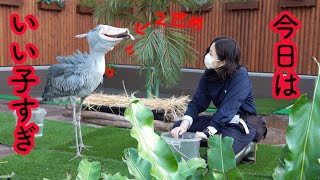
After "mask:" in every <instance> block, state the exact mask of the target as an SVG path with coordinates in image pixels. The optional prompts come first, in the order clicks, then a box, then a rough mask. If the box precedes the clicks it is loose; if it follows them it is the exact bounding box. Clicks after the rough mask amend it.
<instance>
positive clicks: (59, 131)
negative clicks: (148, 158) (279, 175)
mask: <svg viewBox="0 0 320 180" xmlns="http://www.w3.org/2000/svg"><path fill="white" fill-rule="evenodd" d="M14 128H15V122H14V118H13V116H12V115H10V114H7V113H0V143H2V144H8V145H12V143H13V130H14ZM82 131H83V137H84V142H85V144H86V145H88V146H92V147H91V148H90V150H89V151H87V150H84V151H83V153H82V154H83V155H85V157H86V158H88V159H90V160H98V161H100V162H101V164H102V169H103V172H106V173H111V174H115V173H116V172H120V173H121V174H122V175H127V176H130V174H129V172H128V170H127V167H126V164H125V163H124V162H123V161H122V157H123V151H124V149H125V148H129V147H135V148H136V146H137V143H136V140H135V139H133V138H131V136H130V133H129V132H130V131H129V130H127V129H120V128H114V127H104V128H94V127H89V126H83V128H82ZM74 144H75V142H74V132H73V126H72V124H69V123H63V122H57V121H50V120H46V121H45V123H44V134H43V136H42V137H40V138H36V139H35V148H34V149H33V150H32V152H31V153H30V154H28V155H26V156H23V155H19V154H14V155H11V156H8V157H5V158H0V162H5V161H8V162H7V163H0V175H6V174H10V173H11V172H14V173H15V174H16V175H15V176H14V178H13V179H24V180H25V179H26V180H29V179H30V180H36V179H42V178H48V179H62V178H64V177H66V176H65V174H66V173H70V174H71V175H72V177H73V179H74V178H75V176H76V174H77V167H78V165H79V162H80V158H78V159H75V160H73V161H71V162H70V161H69V160H70V159H71V158H73V157H74V155H75V149H73V148H70V147H71V146H74ZM280 151H281V148H280V147H275V146H271V145H259V146H258V151H257V162H256V163H255V164H252V165H245V164H240V165H239V169H240V171H241V172H242V174H243V175H244V177H245V179H271V174H272V172H273V169H274V168H275V167H276V166H277V164H278V160H277V159H278V157H279V156H280Z"/></svg>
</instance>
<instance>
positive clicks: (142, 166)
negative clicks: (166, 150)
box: [123, 148, 152, 180]
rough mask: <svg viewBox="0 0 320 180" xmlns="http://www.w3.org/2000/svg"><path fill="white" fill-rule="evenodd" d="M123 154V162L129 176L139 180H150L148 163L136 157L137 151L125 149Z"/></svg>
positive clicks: (149, 165)
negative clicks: (125, 164)
mask: <svg viewBox="0 0 320 180" xmlns="http://www.w3.org/2000/svg"><path fill="white" fill-rule="evenodd" d="M124 154H125V159H123V161H124V162H125V163H127V166H128V169H129V173H130V174H131V175H133V176H134V177H135V178H136V179H139V180H140V179H143V180H150V179H151V178H152V177H151V175H150V168H151V164H150V162H149V161H146V160H144V159H142V158H141V157H140V156H139V155H138V151H137V150H136V149H134V148H129V149H126V150H125V153H124Z"/></svg>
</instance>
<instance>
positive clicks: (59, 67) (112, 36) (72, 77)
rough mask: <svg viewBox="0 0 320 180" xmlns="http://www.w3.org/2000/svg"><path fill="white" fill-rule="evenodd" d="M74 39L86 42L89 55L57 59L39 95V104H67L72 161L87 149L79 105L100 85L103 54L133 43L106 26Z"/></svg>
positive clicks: (120, 30) (125, 34) (127, 35)
mask: <svg viewBox="0 0 320 180" xmlns="http://www.w3.org/2000/svg"><path fill="white" fill-rule="evenodd" d="M76 37H77V38H85V37H86V38H87V40H88V44H89V49H90V53H89V54H87V53H86V52H85V53H81V52H80V51H76V53H74V54H73V55H71V56H65V57H61V56H58V57H57V60H58V61H59V62H60V64H54V65H52V66H50V68H49V69H48V71H47V84H46V87H45V90H44V92H43V95H42V102H46V101H49V100H53V99H56V98H60V99H61V98H62V99H66V98H67V100H70V102H71V104H72V107H73V125H74V133H75V138H76V156H75V157H74V158H76V157H79V156H82V155H81V150H82V148H87V147H86V146H85V145H84V144H83V140H82V134H81V126H80V119H81V109H82V103H83V101H84V100H85V98H86V97H88V96H89V95H90V94H91V93H92V92H93V91H95V90H96V89H97V88H98V87H99V86H100V85H101V84H102V83H103V75H104V73H105V68H106V67H105V54H106V53H107V52H109V51H111V50H112V49H113V48H114V47H115V46H116V45H117V44H119V43H120V42H121V41H123V40H125V39H129V38H131V39H132V40H134V37H133V36H132V35H131V34H130V32H129V30H128V29H126V28H116V27H112V26H108V25H98V26H96V27H95V28H94V29H92V30H90V31H89V32H88V33H86V34H80V35H77V36H76ZM79 98H80V106H79V108H78V109H77V111H76V101H77V99H79ZM79 141H80V142H79Z"/></svg>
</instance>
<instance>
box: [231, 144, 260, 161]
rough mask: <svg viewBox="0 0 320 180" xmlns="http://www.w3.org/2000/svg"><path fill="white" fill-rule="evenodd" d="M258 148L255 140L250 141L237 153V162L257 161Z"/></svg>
mask: <svg viewBox="0 0 320 180" xmlns="http://www.w3.org/2000/svg"><path fill="white" fill-rule="evenodd" d="M256 150H257V144H256V143H254V142H251V143H249V144H248V145H247V146H246V147H244V148H243V149H242V150H241V151H240V152H238V154H236V162H237V164H238V163H239V162H241V163H245V164H252V163H254V162H256Z"/></svg>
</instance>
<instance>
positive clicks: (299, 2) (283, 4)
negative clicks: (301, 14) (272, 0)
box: [279, 0, 316, 8]
mask: <svg viewBox="0 0 320 180" xmlns="http://www.w3.org/2000/svg"><path fill="white" fill-rule="evenodd" d="M279 6H280V8H288V7H313V6H316V0H281V1H279Z"/></svg>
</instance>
